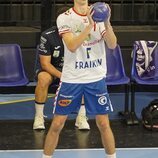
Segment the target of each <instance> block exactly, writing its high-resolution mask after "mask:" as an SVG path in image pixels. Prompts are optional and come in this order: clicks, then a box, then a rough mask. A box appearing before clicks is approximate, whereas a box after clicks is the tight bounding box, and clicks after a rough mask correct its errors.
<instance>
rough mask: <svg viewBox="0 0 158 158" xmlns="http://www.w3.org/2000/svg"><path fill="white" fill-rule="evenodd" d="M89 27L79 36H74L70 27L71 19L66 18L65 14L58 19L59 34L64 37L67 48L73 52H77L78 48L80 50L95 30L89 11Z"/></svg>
mask: <svg viewBox="0 0 158 158" xmlns="http://www.w3.org/2000/svg"><path fill="white" fill-rule="evenodd" d="M88 15H89V16H88V18H89V25H87V26H86V27H85V29H84V30H83V31H82V32H81V33H80V34H79V35H78V36H76V35H74V34H73V33H72V31H71V28H70V27H69V25H68V24H69V23H70V20H69V18H68V17H67V18H65V16H66V15H65V14H61V15H60V16H59V17H58V18H57V26H58V29H59V34H60V35H61V36H62V38H63V40H64V42H65V44H66V46H67V48H68V49H69V50H70V51H71V52H75V51H76V49H77V48H79V47H80V46H81V45H82V43H83V42H84V41H85V39H86V38H87V37H88V35H89V34H90V32H91V30H92V29H93V28H94V21H93V20H92V17H91V15H90V11H88ZM63 19H64V20H63Z"/></svg>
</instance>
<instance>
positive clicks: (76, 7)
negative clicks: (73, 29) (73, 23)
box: [74, 4, 88, 15]
mask: <svg viewBox="0 0 158 158" xmlns="http://www.w3.org/2000/svg"><path fill="white" fill-rule="evenodd" d="M87 8H88V4H85V5H79V4H75V5H74V10H75V11H76V12H77V13H78V14H82V15H86V14H87Z"/></svg>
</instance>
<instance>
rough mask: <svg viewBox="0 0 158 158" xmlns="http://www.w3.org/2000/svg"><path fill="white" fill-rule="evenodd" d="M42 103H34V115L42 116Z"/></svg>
mask: <svg viewBox="0 0 158 158" xmlns="http://www.w3.org/2000/svg"><path fill="white" fill-rule="evenodd" d="M43 110H44V104H39V103H35V111H36V114H35V115H36V116H43Z"/></svg>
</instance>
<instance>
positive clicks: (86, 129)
mask: <svg viewBox="0 0 158 158" xmlns="http://www.w3.org/2000/svg"><path fill="white" fill-rule="evenodd" d="M75 127H76V128H78V129H79V130H81V131H82V130H83V131H89V130H90V127H89V128H79V126H78V125H77V124H75Z"/></svg>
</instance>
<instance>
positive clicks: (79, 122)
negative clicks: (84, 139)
mask: <svg viewBox="0 0 158 158" xmlns="http://www.w3.org/2000/svg"><path fill="white" fill-rule="evenodd" d="M87 120H88V118H87V117H86V116H83V115H78V116H77V118H76V122H75V126H76V127H78V129H79V130H90V126H89V124H88V122H87Z"/></svg>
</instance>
